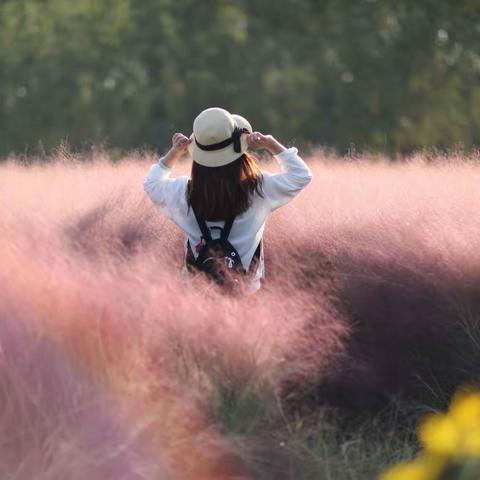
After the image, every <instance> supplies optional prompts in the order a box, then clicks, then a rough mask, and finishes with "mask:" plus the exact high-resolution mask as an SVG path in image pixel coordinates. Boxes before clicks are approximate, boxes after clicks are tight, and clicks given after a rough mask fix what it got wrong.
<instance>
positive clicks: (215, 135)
mask: <svg viewBox="0 0 480 480" xmlns="http://www.w3.org/2000/svg"><path fill="white" fill-rule="evenodd" d="M249 133H252V126H251V125H250V123H249V122H248V120H246V119H245V118H243V117H241V116H240V115H232V114H231V113H229V112H227V111H226V110H224V109H223V108H217V107H213V108H207V109H206V110H204V111H203V112H201V113H200V114H199V115H198V117H197V118H196V119H195V120H194V122H193V133H192V135H191V136H190V138H193V142H192V143H191V144H190V147H189V151H190V154H191V155H192V157H193V161H194V162H196V163H198V164H200V165H203V166H205V167H221V166H223V165H227V164H228V163H232V162H234V161H235V160H237V158H239V157H241V156H242V154H244V153H245V152H246V151H247V148H248V145H247V135H248V134H249Z"/></svg>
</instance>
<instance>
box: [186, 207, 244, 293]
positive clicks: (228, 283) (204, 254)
mask: <svg viewBox="0 0 480 480" xmlns="http://www.w3.org/2000/svg"><path fill="white" fill-rule="evenodd" d="M193 213H194V215H195V219H196V220H197V223H198V226H199V227H200V230H201V232H202V236H203V242H204V243H203V245H202V247H201V250H200V251H199V252H198V256H197V258H195V256H194V255H193V251H192V248H191V245H190V242H188V244H187V247H188V250H187V258H186V260H187V267H188V269H189V270H190V271H196V272H204V273H205V274H206V276H207V277H208V278H209V279H210V280H213V281H214V282H215V283H217V284H218V285H220V286H222V287H224V288H226V289H231V288H232V287H234V286H235V285H236V284H238V283H239V277H240V276H241V275H245V274H246V273H247V272H246V270H245V268H244V267H243V265H242V260H241V258H240V255H239V254H238V252H237V250H236V249H235V247H234V246H233V245H232V244H231V243H230V242H229V241H228V236H229V235H230V231H231V230H232V225H233V222H234V220H235V218H234V217H233V218H229V219H227V220H226V221H225V225H224V227H223V228H221V227H211V228H218V229H219V230H221V234H220V237H218V238H212V235H211V233H210V229H209V228H208V227H207V224H206V222H205V220H204V219H203V218H201V217H200V216H198V215H197V213H196V212H195V210H194V209H193Z"/></svg>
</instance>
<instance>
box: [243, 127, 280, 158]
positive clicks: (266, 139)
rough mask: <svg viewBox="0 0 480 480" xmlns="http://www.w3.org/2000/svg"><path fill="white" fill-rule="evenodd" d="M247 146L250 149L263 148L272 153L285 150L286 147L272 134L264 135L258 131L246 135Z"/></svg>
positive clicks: (275, 153)
mask: <svg viewBox="0 0 480 480" xmlns="http://www.w3.org/2000/svg"><path fill="white" fill-rule="evenodd" d="M247 144H248V147H249V148H251V149H252V150H258V149H260V148H265V149H266V150H268V151H269V152H270V153H271V154H272V155H277V154H279V153H280V152H283V151H284V150H286V147H285V146H284V145H282V144H281V143H280V142H279V141H277V140H276V139H275V138H274V137H272V135H264V134H263V133H260V132H253V133H251V134H250V135H249V136H248V137H247Z"/></svg>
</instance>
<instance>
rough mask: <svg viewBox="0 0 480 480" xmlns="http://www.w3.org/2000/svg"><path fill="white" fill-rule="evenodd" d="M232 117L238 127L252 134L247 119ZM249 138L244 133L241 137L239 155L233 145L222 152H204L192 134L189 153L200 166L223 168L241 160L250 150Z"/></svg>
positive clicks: (237, 116)
mask: <svg viewBox="0 0 480 480" xmlns="http://www.w3.org/2000/svg"><path fill="white" fill-rule="evenodd" d="M232 117H233V118H234V120H235V124H236V126H237V127H239V128H246V129H247V130H248V131H249V133H251V132H252V127H251V125H250V123H249V122H248V121H247V120H246V119H245V118H243V117H241V116H240V115H232ZM247 136H248V133H242V135H241V136H240V146H241V152H240V153H239V152H236V151H235V150H234V148H233V143H231V144H230V145H228V146H227V147H225V148H222V149H221V150H212V151H205V150H202V149H200V148H199V147H198V145H197V144H196V143H195V138H194V135H193V133H192V134H191V135H190V138H191V139H192V142H191V143H190V145H189V147H188V151H189V153H190V155H191V156H192V158H193V161H194V162H196V163H198V164H199V165H203V166H204V167H223V166H224V165H228V164H229V163H232V162H234V161H235V160H237V159H239V158H240V157H241V156H242V155H243V154H244V153H245V152H246V151H247V150H248V143H247Z"/></svg>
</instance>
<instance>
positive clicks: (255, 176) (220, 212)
mask: <svg viewBox="0 0 480 480" xmlns="http://www.w3.org/2000/svg"><path fill="white" fill-rule="evenodd" d="M262 181H263V178H262V173H261V172H260V169H259V168H258V166H257V164H256V163H255V160H254V159H253V157H251V156H250V155H248V154H247V153H244V154H243V155H242V156H241V157H240V158H237V160H235V161H234V162H231V163H228V164H227V165H224V166H222V167H205V166H203V165H200V164H198V163H196V162H193V164H192V172H191V178H190V180H189V182H188V188H187V203H188V207H189V208H190V207H193V208H194V209H195V212H196V213H197V215H199V216H200V217H202V218H203V219H205V220H210V221H217V220H226V219H227V218H230V217H234V216H237V215H239V214H240V213H243V212H244V211H245V210H247V209H248V207H249V206H250V205H251V203H252V196H253V194H254V193H255V192H256V193H257V194H258V195H260V196H261V197H263V193H262Z"/></svg>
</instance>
